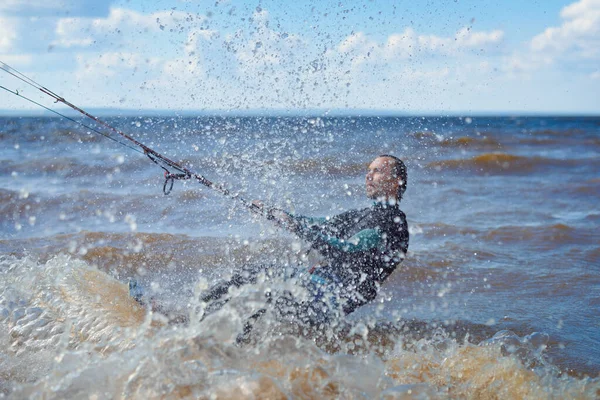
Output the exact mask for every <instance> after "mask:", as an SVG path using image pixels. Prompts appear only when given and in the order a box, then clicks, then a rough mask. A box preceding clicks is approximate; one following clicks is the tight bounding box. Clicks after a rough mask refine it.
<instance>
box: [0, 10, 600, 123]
mask: <svg viewBox="0 0 600 400" xmlns="http://www.w3.org/2000/svg"><path fill="white" fill-rule="evenodd" d="M0 60H1V61H3V62H5V63H7V64H9V65H11V66H12V67H14V68H16V69H18V70H20V71H21V72H23V73H25V74H27V75H29V76H31V77H32V78H33V79H35V80H37V81H38V82H40V83H41V84H43V85H45V86H47V87H49V88H50V89H51V90H53V91H55V92H57V93H59V94H61V95H62V96H64V97H65V98H67V99H68V100H70V101H72V102H73V103H75V104H78V105H80V106H83V107H94V108H97V107H108V108H124V109H133V110H135V109H160V110H174V111H177V110H198V111H203V112H211V111H227V112H236V111H245V110H278V111H279V110H282V111H288V112H289V111H292V112H293V111H294V110H306V109H308V110H336V111H337V110H376V111H385V112H398V113H428V114H432V113H433V114H454V113H467V114H468V113H473V114H475V113H560V114H600V100H599V98H600V96H599V95H598V93H600V0H580V1H572V2H569V1H556V0H547V1H539V2H531V1H510V0H507V1H488V0H480V1H467V0H457V1H454V0H448V1H423V2H412V1H411V2H408V1H406V2H404V1H378V0H372V1H371V0H364V1H340V0H337V1H312V2H309V1H300V0H297V1H293V2H282V1H267V0H260V1H227V0H212V1H183V0H179V1H178V0H169V1H167V0H157V1H140V0H129V1H127V0H123V1H105V0H79V1H77V0H29V1H23V0H3V1H2V3H1V4H0ZM0 85H3V86H6V87H8V88H10V89H17V90H19V92H21V93H24V94H26V95H29V96H31V97H33V98H34V99H36V100H38V99H41V100H42V101H45V104H48V102H47V100H45V99H43V98H41V97H39V96H38V95H37V93H35V90H33V89H30V88H27V87H26V86H25V85H24V84H22V83H20V82H19V81H16V80H15V79H14V78H11V77H10V76H8V75H7V74H5V73H0ZM49 104H51V103H49ZM30 108H32V106H31V105H29V104H27V103H24V102H23V101H22V100H20V99H18V98H15V97H14V96H11V95H10V94H9V93H6V92H2V93H1V94H0V109H12V110H25V109H30Z"/></svg>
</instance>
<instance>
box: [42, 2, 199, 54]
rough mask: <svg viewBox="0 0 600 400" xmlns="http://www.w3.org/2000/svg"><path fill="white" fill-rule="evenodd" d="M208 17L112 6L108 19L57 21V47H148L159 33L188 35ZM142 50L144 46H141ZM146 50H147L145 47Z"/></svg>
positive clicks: (77, 18) (66, 19)
mask: <svg viewBox="0 0 600 400" xmlns="http://www.w3.org/2000/svg"><path fill="white" fill-rule="evenodd" d="M205 20H206V17H204V16H201V15H198V14H190V13H186V12H181V11H173V10H167V11H158V12H155V13H152V14H142V13H139V12H136V11H133V10H129V9H125V8H111V9H110V12H109V14H108V16H107V17H106V18H84V17H75V18H61V19H59V20H58V22H57V24H56V32H55V33H56V37H57V38H56V40H55V41H54V42H53V45H54V46H57V47H65V48H69V47H86V46H90V45H91V44H94V47H95V48H96V49H98V48H101V47H111V48H114V47H117V46H120V45H125V46H135V45H137V46H142V47H145V46H148V45H152V44H154V43H153V42H154V41H156V40H158V38H157V34H158V35H165V36H172V35H178V34H179V35H181V34H185V33H186V32H187V30H188V29H190V28H193V26H194V24H201V23H202V22H204V21H205ZM140 50H141V49H140ZM144 50H148V48H145V49H144Z"/></svg>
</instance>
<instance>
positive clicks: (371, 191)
mask: <svg viewBox="0 0 600 400" xmlns="http://www.w3.org/2000/svg"><path fill="white" fill-rule="evenodd" d="M395 163H396V160H394V159H393V158H390V157H377V158H376V159H375V160H373V162H372V163H371V164H370V165H369V168H368V169H367V177H366V187H367V197H369V198H370V199H381V198H385V199H392V198H393V199H397V198H398V186H399V182H398V177H397V176H396V175H395V173H394V165H395Z"/></svg>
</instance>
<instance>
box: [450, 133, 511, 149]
mask: <svg viewBox="0 0 600 400" xmlns="http://www.w3.org/2000/svg"><path fill="white" fill-rule="evenodd" d="M440 146H441V147H457V148H465V149H496V150H499V149H502V147H504V146H503V145H502V144H501V143H500V142H498V141H497V140H495V139H492V138H490V137H468V136H465V137H459V138H453V139H443V140H442V141H441V142H440Z"/></svg>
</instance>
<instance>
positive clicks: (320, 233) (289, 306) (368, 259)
mask: <svg viewBox="0 0 600 400" xmlns="http://www.w3.org/2000/svg"><path fill="white" fill-rule="evenodd" d="M365 184H366V192H367V196H368V197H369V198H370V199H373V200H374V203H373V205H372V206H371V207H369V208H365V209H362V210H351V211H347V212H344V213H342V214H339V215H337V216H335V217H332V218H329V219H325V218H321V219H316V218H307V217H303V216H294V215H292V214H290V213H287V212H285V211H282V210H277V209H272V210H270V211H269V216H270V217H271V218H272V219H274V220H275V221H276V222H277V223H278V224H279V225H280V226H282V227H284V228H286V229H288V230H290V231H291V232H293V233H294V234H296V235H297V236H298V237H300V238H302V239H304V240H306V241H307V242H309V243H310V244H311V245H312V248H314V249H316V250H317V251H318V252H319V253H320V254H321V255H322V256H323V257H324V258H325V259H326V260H327V263H326V265H324V266H321V267H319V268H315V267H313V268H311V269H309V270H307V271H299V272H298V274H296V275H295V277H297V278H300V279H298V282H299V283H300V285H302V286H303V287H305V288H306V289H307V291H308V293H309V294H308V297H307V298H305V299H304V300H297V299H294V298H293V296H292V295H291V294H289V293H285V294H283V295H282V294H279V295H277V297H276V298H275V307H274V309H275V310H276V311H277V312H278V313H279V314H280V315H282V316H284V317H285V318H286V319H290V318H291V319H295V320H297V321H300V322H303V323H307V324H310V325H316V324H320V323H323V322H329V321H330V320H331V318H332V316H334V315H337V314H338V313H340V312H341V313H343V314H349V313H351V312H352V311H354V310H355V309H356V308H357V307H359V306H361V305H363V304H365V303H367V302H369V301H371V300H373V299H374V298H375V297H376V296H377V292H378V290H379V286H380V285H381V284H382V283H383V282H384V281H385V279H386V278H387V277H388V276H389V275H390V274H391V273H392V272H393V271H394V269H395V268H396V266H397V265H398V263H400V262H401V261H402V260H403V259H404V257H405V255H406V252H407V250H408V239H409V234H408V227H407V223H406V216H405V215H404V213H403V212H402V211H401V210H400V208H399V203H400V200H401V199H402V196H403V194H404V191H405V190H406V186H407V173H406V167H405V165H404V163H403V162H402V161H401V160H400V159H399V158H396V157H394V156H391V155H381V156H379V157H377V158H375V160H373V162H371V164H370V165H369V167H368V170H367V175H366V182H365ZM255 204H256V205H257V206H259V207H262V204H261V203H260V202H255ZM275 268H276V267H275ZM263 270H264V267H262V268H259V269H258V270H256V269H255V270H254V271H250V272H249V271H245V272H244V273H242V274H238V275H235V276H234V277H233V279H231V280H230V281H227V282H224V283H221V284H219V285H217V286H215V287H213V288H212V289H211V290H209V291H208V292H207V293H205V294H204V295H203V296H202V299H203V300H204V301H207V302H211V301H214V300H217V299H219V298H220V297H222V296H223V295H224V294H226V293H227V292H228V289H229V288H230V287H231V286H240V285H242V284H246V283H252V282H255V281H256V275H257V272H259V271H263ZM261 313H262V312H261ZM259 314H260V313H259ZM257 315H258V314H257Z"/></svg>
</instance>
